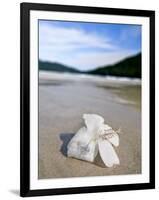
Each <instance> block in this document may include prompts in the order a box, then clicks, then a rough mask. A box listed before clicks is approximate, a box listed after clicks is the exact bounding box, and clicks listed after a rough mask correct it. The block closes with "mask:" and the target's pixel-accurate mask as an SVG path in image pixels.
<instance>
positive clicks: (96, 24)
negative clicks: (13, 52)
mask: <svg viewBox="0 0 159 200" xmlns="http://www.w3.org/2000/svg"><path fill="white" fill-rule="evenodd" d="M154 38H155V12H154V11H152V10H137V9H136V10H135V9H122V8H121V9H119V8H106V7H87V6H73V5H57V4H35V3H22V4H21V60H20V62H21V138H20V139H21V140H20V152H21V154H20V155H21V157H20V195H21V196H22V197H26V196H39V195H58V194H59V195H61V194H79V193H92V192H93V193H96V192H108V191H123V190H139V189H152V188H154V187H155V153H154V151H155V114H154V113H155V63H154V60H155V40H154Z"/></svg>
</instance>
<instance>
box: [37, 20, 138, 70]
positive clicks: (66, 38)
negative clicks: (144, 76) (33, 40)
mask: <svg viewBox="0 0 159 200" xmlns="http://www.w3.org/2000/svg"><path fill="white" fill-rule="evenodd" d="M138 52H141V26H140V25H124V24H103V23H86V22H66V21H46V20H39V59H40V60H43V61H51V62H59V63H62V64H65V65H68V66H71V67H75V68H77V69H80V70H89V69H94V68H96V67H99V66H103V65H109V64H114V63H116V62H118V61H119V60H122V59H124V58H126V57H128V56H131V55H135V54H137V53H138Z"/></svg>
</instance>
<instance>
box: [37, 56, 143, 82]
mask: <svg viewBox="0 0 159 200" xmlns="http://www.w3.org/2000/svg"><path fill="white" fill-rule="evenodd" d="M39 70H48V71H57V72H69V73H83V74H92V75H101V76H106V75H110V76H123V77H132V78H141V53H139V54H138V55H135V56H132V57H129V58H126V59H124V60H122V61H120V62H118V63H116V64H114V65H109V66H102V67H98V68H96V69H94V70H90V71H86V72H83V71H79V70H77V69H75V68H72V67H68V66H66V65H63V64H60V63H56V62H54V63H51V62H44V61H40V60H39Z"/></svg>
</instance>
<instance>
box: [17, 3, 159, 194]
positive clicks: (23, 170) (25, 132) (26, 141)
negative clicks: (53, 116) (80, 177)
mask: <svg viewBox="0 0 159 200" xmlns="http://www.w3.org/2000/svg"><path fill="white" fill-rule="evenodd" d="M31 10H39V11H41V10H43V11H60V12H61V14H62V12H76V13H93V14H103V15H104V14H107V15H109V14H110V15H118V16H120V15H123V16H140V17H148V18H149V19H150V37H149V38H148V39H149V41H150V55H149V56H150V63H149V66H150V75H149V78H150V105H149V109H150V116H149V121H150V130H149V137H150V141H149V145H150V163H149V165H150V180H149V182H148V183H136V184H122V185H107V186H105V185H102V186H88V187H73V188H58V189H56V188H52V189H37V190H31V189H30V87H31V85H30V75H29V74H30V64H29V63H30V55H29V53H30V11H31ZM20 13H21V16H20V25H21V29H20V36H21V54H20V67H21V74H20V77H21V82H20V94H21V96H20V102H21V104H20V111H21V112H20V117H21V121H20V132H21V136H20V138H21V139H20V196H22V197H28V196H39V195H60V194H77V193H96V192H109V191H123V190H140V189H153V188H155V12H154V11H150V10H131V9H117V8H102V7H83V6H72V5H51V4H50V5H49V4H35V3H21V5H20Z"/></svg>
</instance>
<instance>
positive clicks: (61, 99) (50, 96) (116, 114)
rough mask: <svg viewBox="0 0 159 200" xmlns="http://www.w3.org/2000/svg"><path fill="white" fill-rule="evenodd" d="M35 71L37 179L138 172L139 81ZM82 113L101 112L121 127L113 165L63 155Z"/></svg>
mask: <svg viewBox="0 0 159 200" xmlns="http://www.w3.org/2000/svg"><path fill="white" fill-rule="evenodd" d="M39 75H40V79H39V83H40V84H39V179H46V178H67V177H85V176H106V175H121V174H122V175H124V174H138V173H141V107H140V106H139V102H140V105H141V83H140V82H139V81H136V82H135V81H134V82H133V83H132V81H128V80H126V81H125V80H124V81H122V80H119V79H118V80H116V81H115V80H112V79H111V80H110V79H109V80H106V78H104V77H102V78H101V79H100V78H99V77H98V78H91V77H76V76H75V75H73V74H71V75H68V74H67V75H64V76H63V75H62V74H59V73H51V74H48V73H39ZM71 77H72V78H71ZM93 77H94V76H93ZM126 95H127V96H126ZM135 95H136V96H135ZM131 101H132V102H133V104H132V103H131ZM83 113H95V114H99V115H101V116H102V117H104V119H105V123H107V124H109V125H110V126H112V128H113V129H118V128H120V127H121V129H122V133H121V134H120V135H119V136H120V145H119V147H118V148H116V152H117V154H118V155H119V158H120V162H121V164H120V165H119V166H115V167H113V168H104V167H103V165H102V163H101V161H100V157H99V156H97V158H96V160H95V163H88V162H85V161H81V160H77V159H73V158H68V157H67V154H66V153H67V152H66V150H67V144H68V142H69V141H70V139H71V137H72V136H73V134H75V133H76V132H77V130H78V129H79V128H80V127H82V126H83V125H84V123H83V120H82V115H83Z"/></svg>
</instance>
